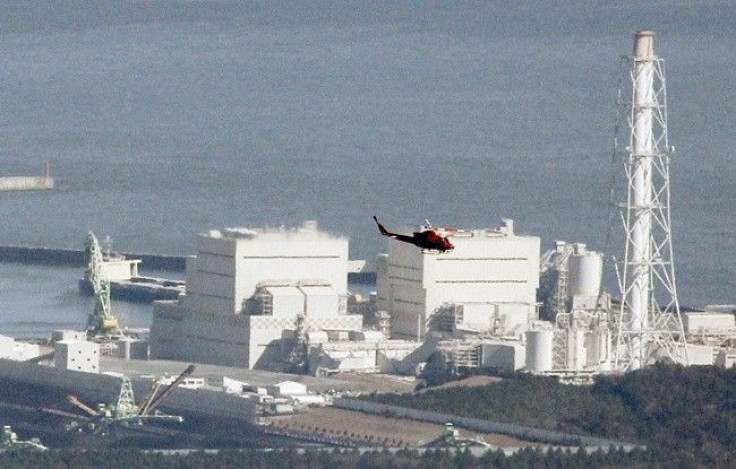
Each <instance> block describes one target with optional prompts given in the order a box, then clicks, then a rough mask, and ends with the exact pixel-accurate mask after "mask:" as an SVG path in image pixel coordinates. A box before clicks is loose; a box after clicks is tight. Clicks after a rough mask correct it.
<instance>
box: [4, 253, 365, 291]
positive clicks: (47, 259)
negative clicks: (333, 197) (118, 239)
mask: <svg viewBox="0 0 736 469" xmlns="http://www.w3.org/2000/svg"><path fill="white" fill-rule="evenodd" d="M118 254H122V255H124V256H125V257H126V258H127V259H140V260H141V262H142V265H143V268H144V269H151V270H169V271H179V272H184V271H185V270H186V259H187V256H176V255H168V254H149V253H131V252H121V253H118ZM0 262H18V263H23V264H40V265H50V266H62V265H63V266H72V267H85V266H86V265H87V253H86V251H83V250H81V249H60V248H49V247H41V246H13V245H8V246H0ZM359 262H361V263H362V264H360V266H363V264H365V262H364V261H359ZM351 267H352V266H351ZM371 267H372V266H369V267H368V269H365V268H359V267H352V268H353V270H351V271H349V272H348V281H350V282H354V283H366V284H372V283H375V281H376V272H375V270H373V269H372V268H371Z"/></svg>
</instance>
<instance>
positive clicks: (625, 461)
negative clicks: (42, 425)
mask: <svg viewBox="0 0 736 469" xmlns="http://www.w3.org/2000/svg"><path fill="white" fill-rule="evenodd" d="M673 463H674V461H673V460H672V459H662V458H658V457H656V456H655V455H654V454H653V453H652V452H651V451H644V450H635V451H632V452H630V453H625V452H623V451H610V452H602V451H598V452H595V453H592V454H590V455H588V454H585V453H584V452H563V451H550V452H548V453H542V452H540V451H535V450H530V449H527V450H522V451H520V452H518V453H516V454H514V455H513V456H505V455H504V454H503V453H502V452H490V453H487V454H485V455H483V456H481V457H474V456H472V455H471V454H469V453H467V452H458V453H450V452H443V451H428V452H425V453H422V454H420V453H417V452H416V451H409V450H402V451H399V452H398V453H391V452H389V451H385V450H384V451H371V452H366V453H363V454H360V453H358V452H357V451H335V452H327V451H316V450H311V451H305V452H302V453H300V452H297V451H294V450H285V451H259V450H246V451H237V450H224V451H220V452H219V453H204V452H199V451H197V452H192V453H189V454H174V455H164V454H160V453H142V452H138V451H134V450H124V451H86V452H82V451H53V452H46V453H23V454H21V453H5V454H0V467H2V468H3V469H26V468H54V469H87V468H90V469H91V468H95V469H101V468H106V469H118V468H119V469H129V468H136V469H146V468H156V469H168V468H171V469H174V468H176V469H195V468H196V469H198V468H208V469H209V468H214V467H216V468H221V469H227V468H249V469H260V468H269V469H270V468H277V469H279V468H283V469H300V468H308V469H319V468H325V469H334V468H346V469H353V468H354V469H374V468H375V469H379V468H412V469H432V468H438V469H440V468H489V467H497V468H506V469H513V468H540V469H542V468H556V469H565V468H570V469H575V468H581V469H582V468H596V467H599V468H611V467H626V468H642V469H644V468H647V469H648V468H666V467H672V466H673ZM723 467H727V465H724V466H723Z"/></svg>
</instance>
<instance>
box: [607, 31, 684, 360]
mask: <svg viewBox="0 0 736 469" xmlns="http://www.w3.org/2000/svg"><path fill="white" fill-rule="evenodd" d="M624 65H625V70H626V71H625V78H624V79H623V80H622V81H621V85H620V86H619V90H618V97H619V99H618V103H617V111H618V112H617V122H616V136H615V141H614V157H613V162H614V168H613V173H612V174H613V175H614V176H613V177H612V180H611V181H612V184H611V202H612V204H611V208H612V210H613V211H615V212H618V214H619V215H620V218H621V222H622V223H623V236H624V238H625V241H624V242H623V243H621V244H625V252H624V257H623V259H618V260H615V259H614V261H615V262H614V264H615V267H616V276H617V280H618V286H619V289H620V293H621V304H620V307H618V308H617V311H616V310H615V311H613V314H612V318H611V319H612V320H613V323H614V324H613V326H614V327H613V330H614V333H615V344H616V347H615V350H614V366H615V367H616V369H618V370H622V371H627V370H632V369H637V368H640V367H642V366H645V365H648V364H650V363H652V362H653V361H655V360H656V359H658V358H665V357H669V358H670V359H672V360H674V361H676V362H679V363H687V350H686V347H685V338H684V337H685V336H684V333H683V326H682V318H681V316H680V306H679V303H678V301H677V290H676V287H675V269H674V262H673V255H672V230H671V225H670V171H669V166H670V151H671V147H670V146H669V142H668V137H667V104H666V86H665V74H664V62H663V60H662V59H660V58H658V57H657V56H656V55H655V54H654V33H653V32H652V31H640V32H638V33H636V35H635V38H634V50H633V54H632V55H631V56H628V57H624ZM621 166H623V170H624V174H625V179H624V180H621V179H620V178H618V177H617V176H619V175H620V170H621ZM624 184H625V186H624ZM610 219H611V220H613V217H610ZM610 225H611V223H609V232H610V231H611V227H610ZM609 239H610V237H609ZM619 241H623V240H619Z"/></svg>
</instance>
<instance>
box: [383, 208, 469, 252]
mask: <svg viewBox="0 0 736 469" xmlns="http://www.w3.org/2000/svg"><path fill="white" fill-rule="evenodd" d="M373 219H374V220H375V221H376V225H378V229H379V230H380V231H381V234H382V235H383V236H388V237H389V238H393V239H398V240H399V241H403V242H405V243H409V244H413V245H415V246H419V247H420V248H422V250H430V251H439V252H440V253H442V252H446V251H452V250H453V249H455V246H453V245H452V243H451V242H450V241H449V240H448V239H447V237H446V236H442V235H440V234H439V233H438V232H437V231H436V230H435V229H434V228H432V227H431V226H426V227H422V231H415V232H414V233H413V234H412V235H411V236H409V235H402V234H397V233H391V232H390V231H388V230H387V229H386V228H385V227H384V226H383V225H382V224H381V223H380V222H379V221H378V218H376V216H375V215H374V216H373ZM427 225H429V222H427Z"/></svg>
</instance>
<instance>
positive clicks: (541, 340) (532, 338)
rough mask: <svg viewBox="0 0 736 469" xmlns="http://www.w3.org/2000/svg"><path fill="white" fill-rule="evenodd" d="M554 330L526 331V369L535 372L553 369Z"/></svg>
mask: <svg viewBox="0 0 736 469" xmlns="http://www.w3.org/2000/svg"><path fill="white" fill-rule="evenodd" d="M553 338H554V331H552V330H538V331H527V332H526V360H525V361H526V369H527V371H531V372H533V373H539V372H543V371H551V370H552V342H553Z"/></svg>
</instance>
